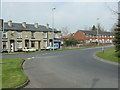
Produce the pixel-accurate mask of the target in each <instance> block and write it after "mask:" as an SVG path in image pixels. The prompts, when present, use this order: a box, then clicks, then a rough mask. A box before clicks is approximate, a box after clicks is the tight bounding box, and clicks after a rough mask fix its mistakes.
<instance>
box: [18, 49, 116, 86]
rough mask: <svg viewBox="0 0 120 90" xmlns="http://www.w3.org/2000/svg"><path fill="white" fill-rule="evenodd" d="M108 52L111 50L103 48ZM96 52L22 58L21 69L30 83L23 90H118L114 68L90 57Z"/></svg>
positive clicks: (61, 53)
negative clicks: (94, 89) (116, 89)
mask: <svg viewBox="0 0 120 90" xmlns="http://www.w3.org/2000/svg"><path fill="white" fill-rule="evenodd" d="M108 48H111V47H105V49H108ZM100 50H101V47H98V48H88V49H78V50H67V51H57V52H47V53H43V54H32V55H33V56H32V55H28V56H26V57H27V58H26V62H25V63H24V65H23V66H24V71H25V73H26V75H27V76H28V78H29V79H30V81H31V82H30V84H29V85H28V86H26V88H118V66H117V65H112V64H108V63H105V62H101V61H99V60H96V59H95V58H94V57H93V53H95V52H96V51H100ZM19 57H20V56H19ZM22 57H24V55H23V56H22Z"/></svg>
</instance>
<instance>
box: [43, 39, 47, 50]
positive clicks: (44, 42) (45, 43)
mask: <svg viewBox="0 0 120 90" xmlns="http://www.w3.org/2000/svg"><path fill="white" fill-rule="evenodd" d="M43 47H44V48H46V47H47V40H44V41H43Z"/></svg>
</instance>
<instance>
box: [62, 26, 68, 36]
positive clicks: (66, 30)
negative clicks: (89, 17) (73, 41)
mask: <svg viewBox="0 0 120 90" xmlns="http://www.w3.org/2000/svg"><path fill="white" fill-rule="evenodd" d="M69 33H70V32H69V29H68V27H63V28H62V29H61V34H62V36H66V35H68V34H69Z"/></svg>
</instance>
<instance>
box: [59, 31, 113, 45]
mask: <svg viewBox="0 0 120 90" xmlns="http://www.w3.org/2000/svg"><path fill="white" fill-rule="evenodd" d="M68 36H69V37H68ZM70 37H74V38H75V40H77V41H78V42H79V43H82V44H87V43H94V42H99V43H112V40H113V39H114V33H112V32H103V31H99V32H98V34H97V31H87V30H78V31H77V32H76V33H73V34H70V35H67V36H63V37H61V38H62V39H69V38H70Z"/></svg>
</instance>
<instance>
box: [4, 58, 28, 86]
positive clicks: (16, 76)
mask: <svg viewBox="0 0 120 90" xmlns="http://www.w3.org/2000/svg"><path fill="white" fill-rule="evenodd" d="M22 62H23V59H2V88H15V87H16V86H19V85H21V84H23V83H24V82H25V81H26V80H27V76H26V75H25V74H24V73H23V71H22V68H21V63H22Z"/></svg>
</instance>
